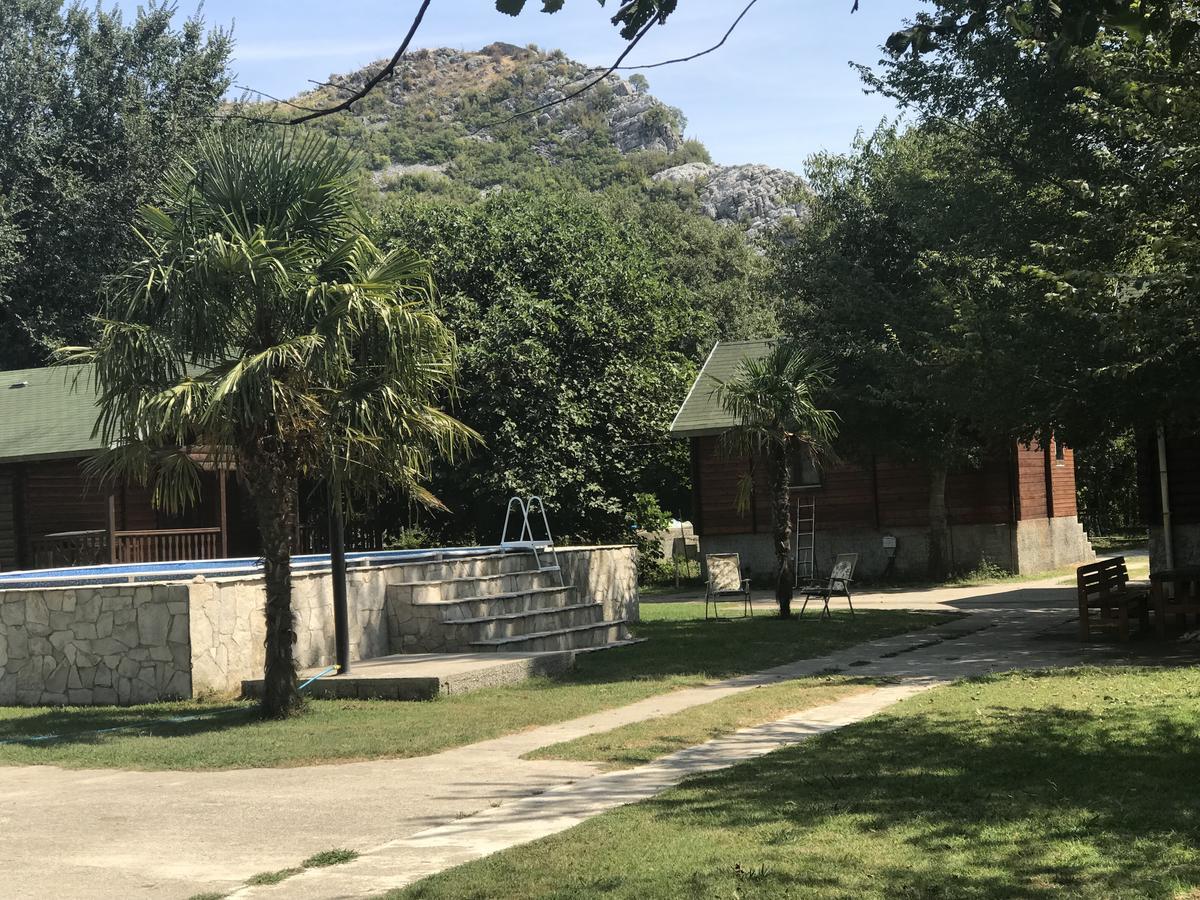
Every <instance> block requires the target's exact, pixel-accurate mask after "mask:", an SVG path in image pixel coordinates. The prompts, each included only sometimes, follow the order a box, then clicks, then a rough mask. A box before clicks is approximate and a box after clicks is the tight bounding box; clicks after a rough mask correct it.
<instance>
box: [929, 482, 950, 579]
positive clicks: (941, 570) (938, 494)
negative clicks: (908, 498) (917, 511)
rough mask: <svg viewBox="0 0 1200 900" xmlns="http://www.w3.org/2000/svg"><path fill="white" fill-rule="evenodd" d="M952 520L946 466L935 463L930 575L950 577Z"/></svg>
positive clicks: (932, 491)
mask: <svg viewBox="0 0 1200 900" xmlns="http://www.w3.org/2000/svg"><path fill="white" fill-rule="evenodd" d="M949 547H950V522H949V518H948V516H947V513H946V466H945V464H944V463H935V464H934V465H933V466H932V467H931V468H930V470H929V559H928V568H929V577H930V578H932V579H933V580H934V581H945V580H946V579H947V578H949V577H950V555H949Z"/></svg>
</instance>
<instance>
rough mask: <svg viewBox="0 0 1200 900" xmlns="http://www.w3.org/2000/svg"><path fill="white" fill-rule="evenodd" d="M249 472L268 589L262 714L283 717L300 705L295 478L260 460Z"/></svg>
mask: <svg viewBox="0 0 1200 900" xmlns="http://www.w3.org/2000/svg"><path fill="white" fill-rule="evenodd" d="M247 469H248V471H247V472H246V476H247V480H248V481H249V482H250V491H251V493H252V494H253V495H254V507H255V511H256V513H257V514H258V528H259V532H260V534H261V535H262V544H263V575H264V580H265V582H266V589H267V605H266V609H265V613H266V619H267V637H266V641H265V642H264V643H265V647H266V670H265V672H264V673H263V697H262V711H263V715H264V716H268V717H270V718H275V719H282V718H286V717H287V716H289V715H291V714H292V713H293V712H294V711H296V710H297V709H299V708H300V706H301V704H302V701H301V697H300V692H299V691H298V690H297V685H296V659H295V656H294V653H293V649H294V645H295V643H296V615H295V613H294V612H293V611H292V531H293V529H292V526H293V521H294V513H295V493H294V491H293V490H292V487H293V482H292V479H291V478H290V477H289V476H288V474H287V472H286V470H285V469H284V468H283V467H282V466H279V465H278V464H276V463H275V461H274V460H271V459H262V458H257V459H255V460H254V462H253V463H252V464H250V465H249V466H247Z"/></svg>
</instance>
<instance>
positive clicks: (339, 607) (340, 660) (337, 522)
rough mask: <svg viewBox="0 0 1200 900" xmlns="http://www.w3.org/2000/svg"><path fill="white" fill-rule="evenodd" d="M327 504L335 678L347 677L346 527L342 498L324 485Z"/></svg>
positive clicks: (348, 659) (348, 670)
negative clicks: (335, 658)
mask: <svg viewBox="0 0 1200 900" xmlns="http://www.w3.org/2000/svg"><path fill="white" fill-rule="evenodd" d="M325 496H326V497H327V499H328V503H329V577H330V580H331V581H332V582H333V632H334V646H335V649H336V651H337V666H338V671H337V674H339V675H349V674H350V611H349V609H348V608H347V604H346V523H345V520H344V518H343V516H342V497H341V494H340V492H338V491H337V489H336V488H335V487H334V486H333V484H332V483H331V482H326V484H325Z"/></svg>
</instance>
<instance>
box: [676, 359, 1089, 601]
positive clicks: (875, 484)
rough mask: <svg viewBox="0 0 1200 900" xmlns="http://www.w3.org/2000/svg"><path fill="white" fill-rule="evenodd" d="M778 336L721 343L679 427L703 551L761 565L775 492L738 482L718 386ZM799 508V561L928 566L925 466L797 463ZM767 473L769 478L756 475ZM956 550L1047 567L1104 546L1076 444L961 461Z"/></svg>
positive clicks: (909, 569) (888, 568) (963, 562)
mask: <svg viewBox="0 0 1200 900" xmlns="http://www.w3.org/2000/svg"><path fill="white" fill-rule="evenodd" d="M769 346H770V344H769V342H767V341H743V342H729V343H726V342H722V343H718V344H717V345H716V346H715V347H713V350H712V352H711V353H710V354H709V357H708V359H707V361H706V362H705V364H704V368H703V369H702V370H701V372H700V374H699V375H698V376H697V378H696V381H695V383H694V384H693V385H692V388H691V390H690V391H689V392H688V395H687V397H686V399H685V400H684V402H683V404H682V405H681V407H680V409H679V412H678V414H677V415H676V416H675V420H674V422H673V423H672V425H671V433H672V434H673V435H675V436H677V437H680V438H684V439H686V440H687V441H688V443H689V445H690V447H691V461H692V524H693V527H694V528H695V531H696V534H697V535H698V536H699V539H700V551H701V553H702V554H704V553H719V552H731V551H736V552H738V553H739V554H741V557H742V562H743V565H748V566H749V567H750V569H751V570H752V571H753V572H755V573H756V574H757V573H763V574H766V573H769V572H770V571H772V570H773V568H774V564H775V563H774V552H773V550H772V546H771V510H770V497H769V494H768V492H767V491H766V489H765V474H766V473H765V467H763V466H761V465H760V466H758V467H756V470H757V471H759V472H762V475H763V478H762V481H763V482H764V486H763V488H761V489H760V488H759V485H758V484H757V483H755V490H754V491H753V493H752V495H751V498H750V503H749V505H748V508H746V509H745V511H742V510H741V509H740V508H739V506H740V504H739V502H738V499H739V484H740V483H741V482H742V481H743V479H744V478H745V476H746V474H747V473H748V472H749V471H750V461H749V460H746V459H738V458H731V457H730V455H729V454H728V453H727V452H726V450H725V448H724V446H723V443H722V440H721V436H722V435H723V434H724V433H725V432H726V431H728V430H729V429H730V428H731V427H732V426H733V424H734V421H733V417H732V416H730V415H729V414H728V413H726V412H725V411H724V410H723V409H722V408H721V407H720V404H719V403H718V401H717V399H716V397H715V394H714V392H715V388H716V387H717V385H718V384H719V383H721V382H723V381H726V380H728V379H729V378H732V377H733V376H734V375H735V374H736V372H737V370H738V368H739V366H740V365H741V363H742V361H743V360H744V359H746V358H747V357H751V356H761V355H763V354H765V353H766V352H767V350H768V348H769ZM792 469H793V471H792V478H793V481H794V482H795V483H794V484H793V485H792V487H791V515H792V527H793V553H794V554H795V553H797V551H799V555H798V559H797V571H798V573H799V574H800V575H801V576H804V575H807V574H808V572H807V567H806V563H808V562H809V560H807V559H806V558H805V557H806V556H807V555H808V554H807V548H808V547H810V546H811V547H812V548H813V549H812V558H811V568H812V569H813V571H814V572H815V574H817V575H819V574H820V573H822V572H825V573H827V572H828V571H829V569H830V566H831V564H832V561H833V559H834V557H835V556H836V555H837V554H839V553H857V554H859V562H858V572H859V574H860V575H861V576H864V577H870V578H878V577H881V576H885V575H891V574H896V575H921V574H923V573H924V572H925V571H926V565H927V559H928V541H929V476H928V474H927V471H926V469H925V468H924V467H922V466H920V465H913V464H909V463H901V462H896V461H894V460H888V459H883V458H873V459H871V460H870V461H869V462H867V463H865V464H863V463H856V464H851V463H845V464H839V465H835V466H830V467H826V468H824V469H823V470H821V471H817V470H815V469H814V468H813V467H812V466H811V465H808V464H807V463H805V464H802V465H793V466H792ZM752 481H755V482H757V481H758V479H752ZM946 495H947V496H946V505H947V513H948V518H949V525H950V548H949V550H950V554H951V558H952V561H953V566H954V567H955V568H956V569H972V568H975V567H976V566H978V565H980V564H981V563H983V562H984V561H987V562H990V563H992V564H995V565H997V566H1001V567H1003V568H1005V569H1007V570H1009V571H1013V572H1020V573H1029V572H1040V571H1046V570H1049V569H1054V568H1058V567H1060V566H1065V565H1070V564H1075V563H1080V562H1086V561H1090V560H1091V559H1093V558H1094V556H1093V553H1092V549H1091V545H1090V543H1089V542H1088V540H1087V535H1086V534H1085V533H1084V531H1083V528H1082V526H1081V525H1080V523H1079V519H1078V515H1077V510H1076V504H1075V463H1074V455H1073V454H1072V452H1071V449H1070V448H1069V447H1066V446H1064V445H1062V444H1055V446H1053V447H1042V446H1038V445H1034V446H1031V447H1026V446H1022V445H1019V444H1013V445H1012V446H1008V447H1001V448H998V449H997V451H996V452H995V453H994V454H992V455H991V456H989V457H988V458H987V459H985V460H984V461H983V463H982V464H981V465H980V466H979V467H978V468H972V469H969V470H962V471H958V472H951V473H950V475H949V477H948V479H947V485H946Z"/></svg>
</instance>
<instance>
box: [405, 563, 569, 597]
mask: <svg viewBox="0 0 1200 900" xmlns="http://www.w3.org/2000/svg"><path fill="white" fill-rule="evenodd" d="M557 580H558V579H552V578H548V577H547V576H546V575H545V574H543V573H542V572H539V571H538V570H537V569H522V570H520V571H515V572H498V573H495V574H492V575H474V576H472V575H465V576H459V577H454V578H440V579H429V580H422V581H405V582H395V583H393V584H389V585H388V588H387V589H388V592H389V594H390V595H391V596H392V597H394V598H395V599H397V600H411V601H412V602H414V603H422V602H436V601H439V600H458V599H463V600H471V599H477V598H479V597H495V596H499V595H501V594H509V593H514V592H519V591H522V590H528V589H530V588H537V587H554V586H558V585H557V584H551V582H557Z"/></svg>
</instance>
